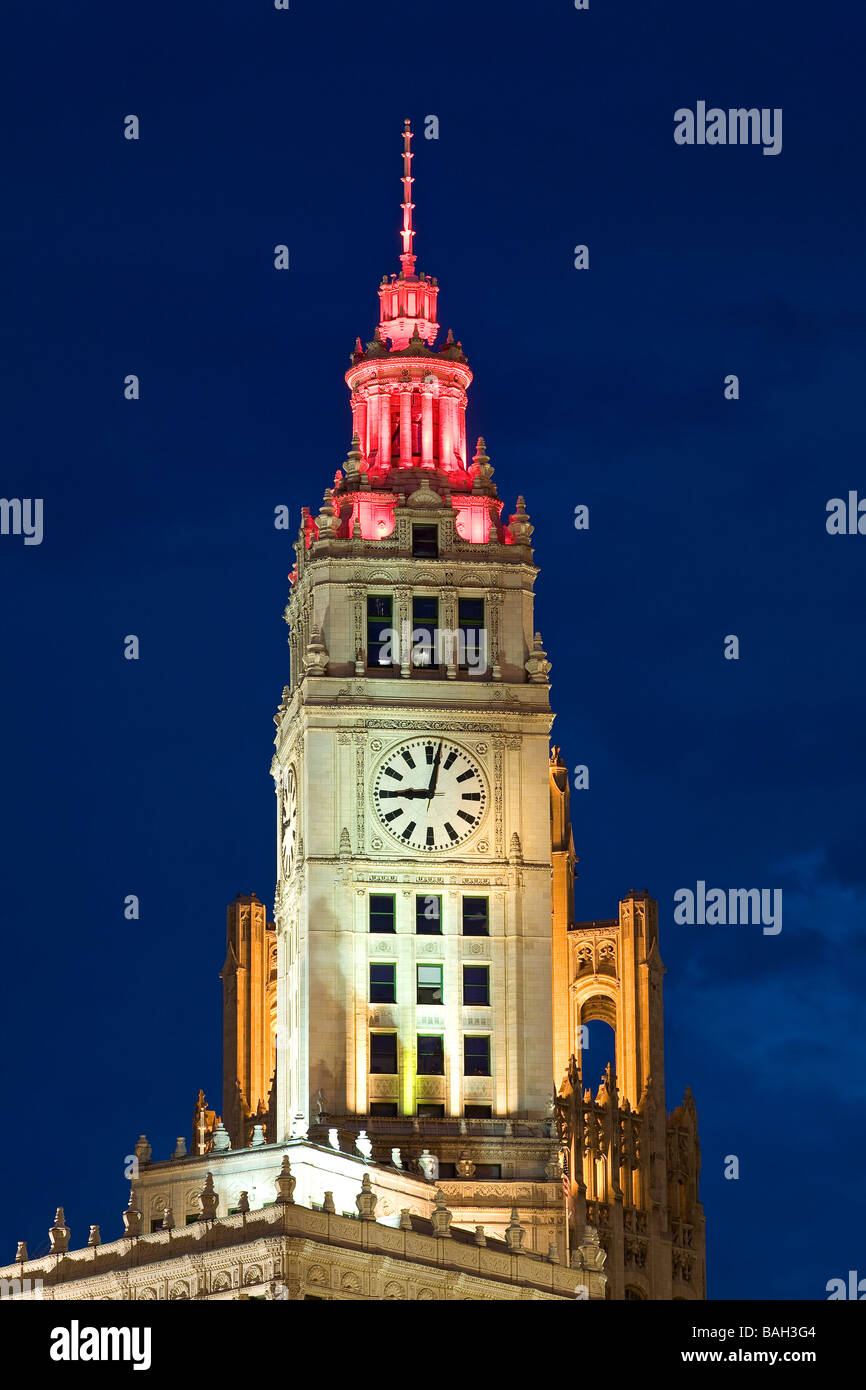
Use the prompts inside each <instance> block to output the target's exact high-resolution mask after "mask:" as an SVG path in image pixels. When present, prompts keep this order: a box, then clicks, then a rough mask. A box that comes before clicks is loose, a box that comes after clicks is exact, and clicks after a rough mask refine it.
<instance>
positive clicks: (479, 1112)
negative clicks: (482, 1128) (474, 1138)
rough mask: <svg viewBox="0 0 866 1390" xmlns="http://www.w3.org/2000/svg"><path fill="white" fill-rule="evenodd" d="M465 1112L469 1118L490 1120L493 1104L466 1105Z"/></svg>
mask: <svg viewBox="0 0 866 1390" xmlns="http://www.w3.org/2000/svg"><path fill="white" fill-rule="evenodd" d="M463 1114H464V1115H465V1116H466V1119H467V1120H489V1119H490V1117H491V1115H492V1114H493V1106H492V1105H464V1107H463Z"/></svg>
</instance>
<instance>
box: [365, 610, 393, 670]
mask: <svg viewBox="0 0 866 1390" xmlns="http://www.w3.org/2000/svg"><path fill="white" fill-rule="evenodd" d="M392 615H393V599H392V598H391V595H390V594H368V595H367V665H368V666H391V665H393V664H395V660H396V653H395V652H394V651H393V650H389V648H392V647H393V644H394V643H393V636H392V629H393V621H392ZM383 649H384V650H383Z"/></svg>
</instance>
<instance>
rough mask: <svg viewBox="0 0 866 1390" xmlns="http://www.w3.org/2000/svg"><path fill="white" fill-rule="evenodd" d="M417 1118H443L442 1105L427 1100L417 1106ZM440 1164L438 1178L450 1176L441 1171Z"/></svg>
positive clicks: (443, 1110)
mask: <svg viewBox="0 0 866 1390" xmlns="http://www.w3.org/2000/svg"><path fill="white" fill-rule="evenodd" d="M418 1118H419V1119H421V1120H442V1119H444V1118H445V1106H444V1105H435V1104H434V1105H431V1104H429V1103H428V1102H427V1101H425V1102H424V1104H423V1105H419V1106H418ZM442 1166H443V1165H442V1164H441V1163H440V1164H439V1176H440V1178H445V1177H450V1176H451V1174H449V1173H443V1172H442Z"/></svg>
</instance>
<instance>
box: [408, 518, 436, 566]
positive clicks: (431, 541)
mask: <svg viewBox="0 0 866 1390" xmlns="http://www.w3.org/2000/svg"><path fill="white" fill-rule="evenodd" d="M412 554H413V555H414V556H415V557H416V559H419V560H435V559H436V558H437V556H438V554H439V528H438V526H413V527H412Z"/></svg>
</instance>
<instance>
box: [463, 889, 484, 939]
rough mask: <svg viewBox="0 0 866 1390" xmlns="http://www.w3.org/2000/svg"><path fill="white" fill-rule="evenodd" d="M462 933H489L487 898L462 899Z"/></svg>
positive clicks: (476, 934) (473, 934)
mask: <svg viewBox="0 0 866 1390" xmlns="http://www.w3.org/2000/svg"><path fill="white" fill-rule="evenodd" d="M463 935H464V936H489V935H490V920H489V904H488V900H487V898H464V899H463Z"/></svg>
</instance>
